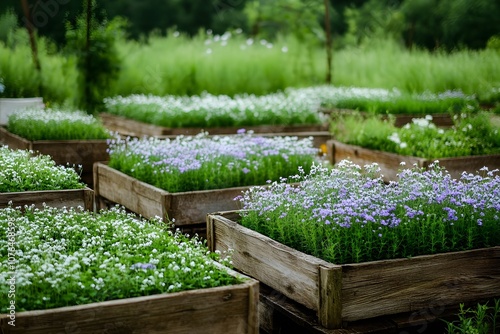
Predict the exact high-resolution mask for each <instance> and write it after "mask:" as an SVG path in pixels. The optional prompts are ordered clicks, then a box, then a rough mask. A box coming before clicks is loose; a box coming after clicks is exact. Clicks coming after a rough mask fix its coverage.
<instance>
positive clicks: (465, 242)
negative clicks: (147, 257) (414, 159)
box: [239, 160, 500, 264]
mask: <svg viewBox="0 0 500 334" xmlns="http://www.w3.org/2000/svg"><path fill="white" fill-rule="evenodd" d="M497 171H498V170H496V171H488V169H487V168H483V169H482V170H481V174H482V175H479V174H478V175H472V174H467V173H464V174H462V176H461V178H460V179H452V178H451V176H450V175H449V174H448V173H447V171H446V170H445V169H444V168H442V167H440V166H439V164H438V163H435V164H434V165H433V166H431V167H430V169H429V170H423V169H418V168H417V167H414V168H412V169H403V170H402V171H401V172H400V174H399V179H398V181H397V182H394V181H392V182H390V183H389V184H388V185H387V184H385V183H384V182H383V181H382V178H381V177H380V175H379V169H378V167H377V165H376V164H373V165H368V166H365V167H364V169H362V168H361V167H360V166H358V165H355V164H353V163H352V162H350V161H348V160H344V161H341V162H340V163H339V164H338V166H336V167H335V168H333V169H327V168H324V167H318V166H313V168H312V169H311V172H310V173H305V172H302V173H299V174H298V175H295V176H293V177H290V178H289V179H291V180H294V181H297V182H298V181H300V182H301V183H300V186H292V185H290V184H287V183H285V182H274V183H272V184H271V185H270V187H268V188H265V187H253V188H251V189H249V190H248V191H246V192H245V193H244V194H243V195H242V196H241V197H240V198H239V200H240V201H241V203H242V207H243V211H242V213H241V215H242V218H241V223H242V224H243V225H244V226H246V227H249V228H251V229H253V230H255V231H257V232H260V233H262V234H264V235H267V236H269V237H270V238H272V239H274V240H276V241H278V242H281V243H283V244H285V245H288V246H290V247H292V248H295V249H297V250H299V251H302V252H305V253H307V254H311V255H313V256H316V257H319V258H321V259H324V260H326V261H328V262H331V263H335V264H345V263H358V262H366V261H374V260H382V259H393V258H404V257H412V256H417V255H423V254H435V253H442V252H450V251H461V250H467V249H475V248H482V247H490V246H498V245H500V213H499V210H500V176H498V175H495V173H496V172H497Z"/></svg>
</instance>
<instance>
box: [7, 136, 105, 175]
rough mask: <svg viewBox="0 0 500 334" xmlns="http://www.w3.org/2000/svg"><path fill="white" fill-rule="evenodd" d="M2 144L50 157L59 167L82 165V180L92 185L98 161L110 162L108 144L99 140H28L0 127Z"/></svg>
mask: <svg viewBox="0 0 500 334" xmlns="http://www.w3.org/2000/svg"><path fill="white" fill-rule="evenodd" d="M0 142H3V143H4V144H6V145H8V146H9V147H10V148H11V149H21V150H32V151H34V152H38V153H40V154H45V155H50V156H51V157H52V160H54V161H55V162H56V164H58V165H64V166H66V164H67V163H69V164H70V165H73V164H74V165H76V166H78V165H81V166H82V168H83V171H82V175H81V177H82V180H83V181H84V182H86V183H87V184H88V185H92V183H93V182H92V168H93V165H94V162H96V161H108V160H109V154H108V152H107V149H108V143H107V141H106V140H105V139H98V140H35V141H31V140H27V139H25V138H22V137H19V136H17V135H15V134H13V133H11V132H9V131H7V129H5V128H4V127H0Z"/></svg>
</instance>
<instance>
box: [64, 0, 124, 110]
mask: <svg viewBox="0 0 500 334" xmlns="http://www.w3.org/2000/svg"><path fill="white" fill-rule="evenodd" d="M87 1H92V10H93V11H95V2H94V1H93V0H86V1H85V2H84V6H83V9H84V14H82V15H80V16H79V17H78V18H77V21H76V24H75V25H74V26H73V25H72V24H71V23H69V22H68V24H67V31H66V38H67V45H66V50H67V51H68V52H70V53H73V54H75V55H76V57H77V68H78V70H79V79H78V87H79V91H78V94H76V95H77V102H76V105H77V106H79V107H80V108H82V109H84V110H86V111H87V112H89V113H93V112H95V111H96V110H97V109H98V108H99V107H100V106H101V105H102V99H103V98H104V97H106V96H108V95H109V87H110V86H111V84H112V83H113V81H114V80H116V78H117V77H118V75H119V72H120V68H121V58H120V56H119V53H118V50H117V48H116V42H117V40H119V39H120V38H122V37H123V36H122V28H123V27H124V26H125V21H124V20H123V19H121V18H114V19H113V20H112V21H110V22H107V21H104V22H98V21H97V19H96V17H95V15H94V14H91V15H92V16H91V17H90V18H87V15H88V14H89V13H87V11H86V4H87ZM87 20H89V22H90V27H87ZM87 29H90V36H87ZM88 37H89V38H88ZM87 38H88V39H87Z"/></svg>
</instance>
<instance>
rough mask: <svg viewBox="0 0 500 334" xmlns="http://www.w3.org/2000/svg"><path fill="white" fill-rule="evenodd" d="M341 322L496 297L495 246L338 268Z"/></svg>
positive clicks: (499, 280) (498, 250) (499, 287)
mask: <svg viewBox="0 0 500 334" xmlns="http://www.w3.org/2000/svg"><path fill="white" fill-rule="evenodd" d="M342 271H343V277H342V306H343V307H342V317H343V318H344V319H345V320H347V321H350V320H357V319H363V318H370V317H375V316H379V315H384V314H396V313H401V312H412V311H416V310H420V309H424V308H429V307H434V308H437V307H440V308H445V307H447V306H456V305H458V304H459V303H461V302H468V301H474V300H477V299H482V298H489V297H495V296H498V295H500V247H492V248H486V249H478V250H471V251H463V252H453V253H443V254H436V255H426V256H417V257H414V258H411V259H395V260H384V261H374V262H367V263H361V264H352V265H343V266H342Z"/></svg>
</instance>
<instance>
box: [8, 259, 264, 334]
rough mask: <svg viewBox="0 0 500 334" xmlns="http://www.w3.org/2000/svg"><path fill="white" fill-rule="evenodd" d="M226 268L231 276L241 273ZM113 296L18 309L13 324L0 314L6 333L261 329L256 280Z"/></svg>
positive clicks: (251, 331) (252, 333)
mask: <svg viewBox="0 0 500 334" xmlns="http://www.w3.org/2000/svg"><path fill="white" fill-rule="evenodd" d="M228 271H229V272H230V273H231V274H232V275H233V276H234V275H238V276H240V277H245V276H244V275H241V274H237V273H236V272H234V271H232V270H229V269H228ZM246 279H247V280H246V281H244V282H243V283H241V284H236V285H230V286H222V287H215V288H207V289H197V290H188V291H182V292H175V293H167V294H160V295H153V296H146V297H136V298H127V299H121V300H112V301H105V302H99V303H92V304H87V305H78V306H68V307H61V308H56V309H50V310H40V311H26V312H16V314H15V327H14V326H11V325H9V324H8V322H9V321H11V319H10V318H9V316H8V315H6V314H2V315H0V330H1V332H2V333H4V334H10V333H12V334H14V333H23V334H45V333H52V334H56V333H61V334H62V333H69V332H71V333H73V332H75V333H76V332H79V333H145V334H146V333H242V334H243V333H244V334H257V333H258V332H259V319H258V301H259V283H258V282H257V281H256V280H254V279H251V278H248V277H246Z"/></svg>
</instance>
